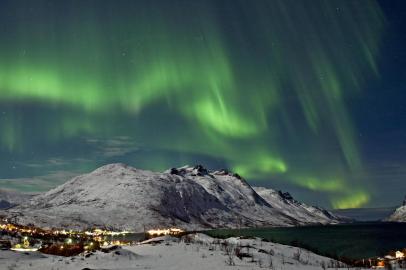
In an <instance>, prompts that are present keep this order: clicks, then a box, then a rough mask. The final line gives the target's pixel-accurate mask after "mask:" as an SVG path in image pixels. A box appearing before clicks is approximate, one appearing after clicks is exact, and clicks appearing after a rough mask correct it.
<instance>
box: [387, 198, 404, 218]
mask: <svg viewBox="0 0 406 270" xmlns="http://www.w3.org/2000/svg"><path fill="white" fill-rule="evenodd" d="M387 221H396V222H406V196H405V199H404V200H403V203H402V205H401V206H400V207H398V208H397V209H396V210H395V212H393V213H392V215H390V217H389V218H388V219H387Z"/></svg>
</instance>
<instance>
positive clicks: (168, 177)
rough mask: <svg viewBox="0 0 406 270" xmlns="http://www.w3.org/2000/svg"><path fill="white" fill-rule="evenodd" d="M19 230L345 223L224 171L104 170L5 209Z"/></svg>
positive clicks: (118, 167)
mask: <svg viewBox="0 0 406 270" xmlns="http://www.w3.org/2000/svg"><path fill="white" fill-rule="evenodd" d="M5 213H6V215H7V216H8V217H13V218H14V220H16V221H17V222H18V223H20V224H33V225H36V226H39V227H43V228H51V227H56V228H68V229H86V228H90V227H105V228H109V229H114V230H122V229H126V230H132V231H136V232H141V231H143V230H145V229H149V228H157V227H170V226H176V227H180V228H184V229H187V230H199V229H207V228H220V227H221V228H236V227H259V226H299V225H309V224H335V223H340V222H343V221H344V219H343V218H341V217H339V216H337V215H334V214H332V213H331V212H329V211H326V210H324V209H321V208H317V207H313V206H308V205H306V204H304V203H301V202H298V201H296V200H295V199H293V198H292V196H291V195H290V194H289V193H283V192H280V191H275V190H272V189H266V188H262V187H251V186H250V185H249V184H248V183H247V182H246V181H245V180H244V179H243V178H241V177H240V176H239V175H237V174H234V173H231V172H228V171H226V170H219V171H208V170H207V169H205V168H203V167H202V166H200V165H198V166H194V167H188V166H185V167H181V168H173V169H170V170H168V171H165V172H163V173H160V172H151V171H146V170H140V169H135V168H132V167H130V166H127V165H125V164H110V165H106V166H103V167H100V168H98V169H96V170H95V171H93V172H91V173H88V174H84V175H81V176H77V177H75V178H73V179H71V180H70V181H68V182H66V183H64V184H63V185H60V186H58V187H56V188H54V189H52V190H50V191H48V192H46V193H43V194H40V195H37V196H35V197H33V198H31V199H30V200H28V201H25V202H24V203H23V204H20V205H18V206H15V207H13V208H11V209H9V210H6V211H5Z"/></svg>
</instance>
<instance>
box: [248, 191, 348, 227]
mask: <svg viewBox="0 0 406 270" xmlns="http://www.w3.org/2000/svg"><path fill="white" fill-rule="evenodd" d="M254 190H255V191H256V192H257V194H258V195H260V196H261V197H262V198H264V199H265V201H267V202H268V203H269V205H270V206H272V207H273V208H274V209H278V210H279V211H280V212H282V213H284V214H285V215H287V216H291V217H294V218H295V219H296V220H301V221H306V220H307V221H310V222H311V221H313V222H318V223H322V224H330V223H332V221H337V220H339V219H340V218H341V219H342V220H344V218H343V217H338V216H336V215H334V214H333V213H331V212H329V211H327V210H325V209H323V208H320V207H315V206H310V205H306V204H304V203H302V202H299V201H297V200H295V199H294V198H293V197H292V195H290V194H289V193H288V192H282V191H280V190H279V191H276V190H273V189H269V188H264V187H254Z"/></svg>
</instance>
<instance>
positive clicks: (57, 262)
mask: <svg viewBox="0 0 406 270" xmlns="http://www.w3.org/2000/svg"><path fill="white" fill-rule="evenodd" d="M151 240H152V241H153V242H154V244H150V243H151V242H152V241H150V242H149V243H141V244H138V245H133V246H125V247H115V248H113V249H110V250H104V252H102V251H96V252H93V253H86V254H80V255H77V256H73V257H61V256H54V255H48V254H41V253H38V252H31V253H27V252H24V253H17V252H13V251H9V250H5V251H4V250H0V269H14V270H26V269H30V270H43V269H59V270H77V269H110V270H113V269H116V270H124V269H128V270H130V269H155V270H190V269H193V270H224V269H235V270H238V269H250V270H263V269H278V270H279V269H283V270H320V269H353V268H348V267H346V265H344V264H343V263H340V262H338V261H335V260H333V259H330V258H327V257H323V256H319V255H317V254H314V253H313V252H311V251H308V250H305V249H301V248H297V247H292V246H286V245H281V244H277V243H272V242H268V241H262V240H261V239H259V238H255V239H241V238H235V237H233V238H228V239H225V240H221V239H216V238H211V237H208V236H206V235H203V234H191V235H188V236H185V237H183V238H182V239H176V238H169V237H165V238H163V237H162V238H160V239H159V241H158V239H151ZM161 241H162V242H161ZM237 255H239V256H237Z"/></svg>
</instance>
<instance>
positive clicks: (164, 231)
mask: <svg viewBox="0 0 406 270" xmlns="http://www.w3.org/2000/svg"><path fill="white" fill-rule="evenodd" d="M183 232H184V230H182V229H178V228H169V229H155V230H149V231H147V233H148V234H149V235H150V236H154V235H156V236H159V235H178V234H181V233H183Z"/></svg>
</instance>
